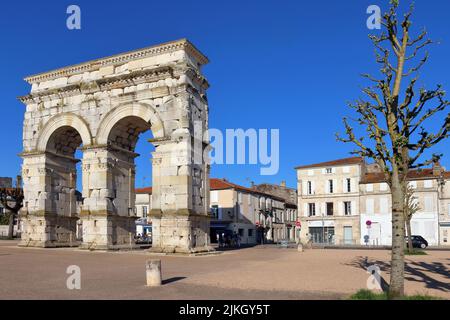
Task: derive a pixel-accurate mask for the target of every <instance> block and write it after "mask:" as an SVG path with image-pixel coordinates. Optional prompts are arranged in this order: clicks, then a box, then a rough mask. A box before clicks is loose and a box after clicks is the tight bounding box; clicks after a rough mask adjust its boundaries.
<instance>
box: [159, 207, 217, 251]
mask: <svg viewBox="0 0 450 320" xmlns="http://www.w3.org/2000/svg"><path fill="white" fill-rule="evenodd" d="M152 223H153V228H152V231H153V237H152V238H153V243H152V248H151V249H150V251H151V252H158V253H184V254H190V253H197V252H208V251H214V249H213V248H212V247H210V246H209V218H208V217H206V216H201V215H194V214H191V215H190V216H188V215H175V214H170V213H168V214H165V215H164V214H163V215H162V216H160V215H159V216H155V215H153V216H152Z"/></svg>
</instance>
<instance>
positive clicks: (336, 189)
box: [333, 179, 338, 193]
mask: <svg viewBox="0 0 450 320" xmlns="http://www.w3.org/2000/svg"><path fill="white" fill-rule="evenodd" d="M337 184H338V183H337V179H333V193H338V186H337Z"/></svg>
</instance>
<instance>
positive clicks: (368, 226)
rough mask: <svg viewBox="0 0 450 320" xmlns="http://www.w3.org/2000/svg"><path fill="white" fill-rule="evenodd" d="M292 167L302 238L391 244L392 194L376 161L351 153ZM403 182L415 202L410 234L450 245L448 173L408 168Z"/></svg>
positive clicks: (431, 242) (438, 168)
mask: <svg viewBox="0 0 450 320" xmlns="http://www.w3.org/2000/svg"><path fill="white" fill-rule="evenodd" d="M296 169H297V179H298V190H299V192H298V195H299V196H298V199H299V200H298V207H299V216H300V219H301V222H302V229H301V240H302V241H305V242H308V241H312V242H314V243H327V244H334V245H350V244H354V245H375V246H376V245H391V243H392V222H391V221H392V203H391V202H392V200H391V193H390V188H389V185H388V184H387V183H386V180H385V176H384V174H383V173H382V172H381V170H380V169H379V167H378V166H377V165H375V164H367V163H366V162H365V161H364V160H363V159H362V158H360V157H354V158H346V159H339V160H333V161H328V162H323V163H317V164H312V165H307V166H301V167H297V168H296ZM408 181H409V185H410V186H411V188H412V189H413V190H414V198H415V201H417V203H418V206H419V211H418V212H417V213H415V214H414V215H413V218H412V220H411V229H412V234H413V235H420V236H422V237H424V238H425V239H426V240H427V241H428V243H429V245H430V246H437V245H442V246H450V172H446V171H445V169H444V168H442V167H441V166H440V165H439V164H435V165H434V166H433V168H426V169H422V170H412V171H410V172H409V174H408Z"/></svg>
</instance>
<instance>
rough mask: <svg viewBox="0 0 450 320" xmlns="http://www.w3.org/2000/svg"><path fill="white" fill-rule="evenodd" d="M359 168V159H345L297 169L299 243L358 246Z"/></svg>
mask: <svg viewBox="0 0 450 320" xmlns="http://www.w3.org/2000/svg"><path fill="white" fill-rule="evenodd" d="M362 164H363V161H362V159H361V158H347V159H340V160H335V161H328V162H322V163H316V164H311V165H307V166H300V167H297V168H296V170H297V181H298V210H299V217H300V220H301V223H302V228H301V233H300V239H301V240H302V241H305V242H307V241H308V240H312V241H313V242H314V243H332V244H338V245H341V244H342V245H343V244H357V243H359V239H360V230H359V229H360V219H359V181H360V177H361V170H362Z"/></svg>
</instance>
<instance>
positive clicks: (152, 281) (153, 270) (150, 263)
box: [146, 260, 162, 287]
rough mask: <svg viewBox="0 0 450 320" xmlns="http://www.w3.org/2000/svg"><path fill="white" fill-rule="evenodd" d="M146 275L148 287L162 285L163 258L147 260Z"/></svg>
mask: <svg viewBox="0 0 450 320" xmlns="http://www.w3.org/2000/svg"><path fill="white" fill-rule="evenodd" d="M146 277H147V287H159V286H161V284H162V279H161V260H147V264H146Z"/></svg>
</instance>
